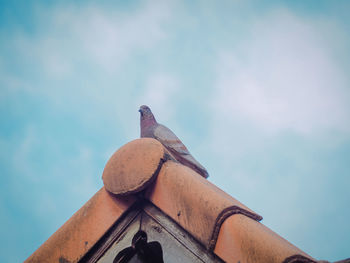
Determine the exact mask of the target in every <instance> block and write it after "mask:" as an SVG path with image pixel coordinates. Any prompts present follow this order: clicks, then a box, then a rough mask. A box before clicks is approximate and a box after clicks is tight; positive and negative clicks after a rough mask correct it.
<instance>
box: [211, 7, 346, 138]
mask: <svg viewBox="0 0 350 263" xmlns="http://www.w3.org/2000/svg"><path fill="white" fill-rule="evenodd" d="M318 26H319V24H317V23H316V22H313V23H312V22H310V21H305V20H303V19H301V18H298V17H296V16H294V15H293V14H291V13H289V12H288V11H286V10H283V11H280V12H278V13H274V14H272V15H270V16H267V17H260V18H259V19H258V22H257V23H256V24H255V25H254V26H253V27H252V28H251V32H250V33H251V37H250V38H249V39H248V40H246V41H243V42H242V43H241V45H240V46H239V47H238V48H237V49H236V50H231V51H224V52H222V53H221V54H220V57H219V62H218V65H217V70H218V77H217V82H216V87H215V88H216V89H215V92H216V93H217V95H216V98H215V100H214V107H215V108H216V109H217V110H218V111H219V112H220V114H224V115H225V118H226V119H227V120H237V119H241V120H247V121H249V122H251V123H253V124H254V125H256V126H258V127H259V128H262V129H264V130H266V131H269V132H278V131H283V130H287V129H290V130H293V131H295V132H298V133H301V134H310V133H312V132H314V131H317V130H327V129H331V130H333V129H335V130H340V131H349V130H350V122H349V120H348V116H349V113H350V109H349V103H348V101H350V96H349V91H348V90H347V86H348V84H349V82H348V79H347V78H346V76H345V73H344V72H342V70H341V68H340V66H339V65H337V62H336V60H335V58H334V56H333V54H332V50H331V48H330V47H329V43H327V42H326V36H329V35H331V37H337V36H336V34H334V33H333V32H321V33H320V30H319V28H318ZM327 30H329V28H328V29H327Z"/></svg>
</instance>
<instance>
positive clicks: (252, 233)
mask: <svg viewBox="0 0 350 263" xmlns="http://www.w3.org/2000/svg"><path fill="white" fill-rule="evenodd" d="M214 253H215V254H216V255H218V256H219V257H221V258H222V259H223V260H224V261H225V262H228V263H229V262H235V263H236V262H262V263H265V262H266V263H275V262H276V263H277V262H278V263H281V262H286V263H287V262H288V263H291V262H315V261H314V259H313V258H311V257H310V256H308V255H307V254H306V253H304V252H303V251H301V250H300V249H298V248H297V247H295V246H294V245H292V244H291V243H289V242H288V241H287V240H285V239H284V238H282V237H280V236H279V235H277V234H276V233H274V232H273V231H271V230H270V229H269V228H267V227H266V226H264V225H263V224H261V223H259V222H257V221H255V220H252V219H250V218H248V217H246V216H242V215H235V216H230V217H229V218H227V219H226V220H225V222H224V223H223V224H222V226H221V229H220V233H219V236H218V239H217V243H216V246H215V250H214Z"/></svg>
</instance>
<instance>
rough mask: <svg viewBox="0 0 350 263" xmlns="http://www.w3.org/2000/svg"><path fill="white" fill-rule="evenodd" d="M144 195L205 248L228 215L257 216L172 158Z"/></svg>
mask: <svg viewBox="0 0 350 263" xmlns="http://www.w3.org/2000/svg"><path fill="white" fill-rule="evenodd" d="M146 196H147V197H148V198H149V200H150V201H151V202H153V203H154V204H155V205H156V206H157V207H159V208H160V209H161V210H162V211H163V212H164V213H166V214H167V215H168V216H170V217H171V218H173V219H174V220H175V221H176V222H178V223H179V224H180V225H181V226H182V227H183V228H184V229H186V230H187V231H188V232H189V233H191V234H192V235H193V236H194V237H195V238H196V239H197V240H199V241H200V242H201V243H202V244H203V245H204V246H206V247H207V248H208V249H213V248H214V246H215V243H216V238H217V235H218V233H219V230H220V226H221V224H222V222H223V221H224V219H225V218H227V217H228V216H230V215H232V214H244V215H245V216H248V217H251V218H253V219H255V220H261V217H260V216H259V215H257V214H255V213H254V212H253V211H252V210H250V209H249V208H247V207H246V206H244V205H243V204H241V203H240V202H238V201H237V200H236V199H234V198H232V197H231V196H229V195H228V194H226V193H225V192H223V191H222V190H220V189H219V188H217V187H216V186H215V185H213V184H212V183H210V182H209V181H208V180H206V179H204V178H203V177H202V176H200V175H199V174H197V173H196V172H194V171H193V170H191V169H190V168H188V167H186V166H183V165H181V164H178V163H175V162H173V161H167V162H165V163H164V164H163V166H162V168H161V170H160V172H159V174H158V177H157V180H156V183H155V184H154V186H153V187H151V188H149V189H148V192H147V194H146Z"/></svg>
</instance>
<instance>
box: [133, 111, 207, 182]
mask: <svg viewBox="0 0 350 263" xmlns="http://www.w3.org/2000/svg"><path fill="white" fill-rule="evenodd" d="M139 112H140V127H141V138H154V139H156V140H158V141H159V142H160V143H161V144H162V145H163V146H164V147H165V148H166V149H167V150H168V151H169V152H170V153H171V155H172V156H173V157H174V158H175V159H176V161H178V162H179V163H181V164H183V165H185V166H187V167H189V168H191V169H192V170H194V171H195V172H197V173H199V174H200V175H201V176H203V177H204V178H208V177H209V174H208V172H207V170H206V169H205V168H204V167H203V166H202V165H201V164H200V163H199V162H198V161H197V160H196V159H195V158H194V157H193V156H192V155H191V154H190V152H189V151H188V149H187V148H186V146H185V145H184V144H183V143H182V142H181V140H180V139H179V138H178V137H177V136H176V135H175V133H173V132H172V131H171V130H170V129H169V128H167V127H166V126H164V125H162V124H159V123H158V122H157V121H156V118H155V117H154V115H153V113H152V111H151V109H150V108H149V107H148V106H146V105H142V106H141V107H140V109H139Z"/></svg>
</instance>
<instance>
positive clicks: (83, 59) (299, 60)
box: [0, 0, 350, 262]
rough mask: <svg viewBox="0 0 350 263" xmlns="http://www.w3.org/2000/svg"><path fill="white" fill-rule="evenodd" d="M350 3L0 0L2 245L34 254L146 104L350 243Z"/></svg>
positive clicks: (318, 247) (291, 208)
mask: <svg viewBox="0 0 350 263" xmlns="http://www.w3.org/2000/svg"><path fill="white" fill-rule="evenodd" d="M15 2H16V3H15ZM349 12H350V3H349V2H348V1H322V0H317V1H316V0H315V1H311V0H310V1H301V0H300V1H299V0H295V1H289V2H281V1H243V0H242V1H239V0H236V1H219V2H218V1H191V2H189V1H180V0H179V1H154V0H153V1H151V0H150V1H98V3H96V2H92V1H91V2H88V1H75V2H74V3H72V2H65V1H58V2H55V1H41V2H40V1H22V2H21V3H18V2H17V1H0V118H1V119H0V120H1V122H0V123H1V124H0V125H1V126H0V127H1V129H0V175H1V176H0V232H1V235H0V244H1V246H0V261H1V262H20V261H23V260H24V259H25V258H27V257H28V256H29V255H30V254H31V253H32V252H33V251H35V250H36V249H37V248H38V247H39V246H40V244H42V243H43V242H44V241H45V240H46V239H47V238H48V237H49V236H50V235H52V233H53V232H54V231H55V230H56V229H57V228H59V227H60V226H61V225H62V224H63V223H64V222H65V221H66V220H67V219H68V218H70V216H71V215H72V214H73V213H74V212H75V211H76V210H78V209H79V208H80V207H81V206H82V205H83V204H84V203H85V202H86V201H87V200H88V199H89V198H90V197H91V196H93V194H94V193H95V192H96V191H97V190H98V189H99V188H100V187H102V185H103V184H102V180H101V174H102V171H103V168H104V165H105V164H106V162H107V160H108V158H109V157H110V156H111V155H112V153H113V152H114V151H115V150H117V149H118V148H119V147H121V146H122V145H124V144H125V143H127V142H129V141H131V140H133V139H136V138H138V137H139V113H138V108H139V106H140V105H141V104H147V105H149V106H150V107H151V108H152V110H153V112H154V114H155V116H156V118H157V120H158V121H159V122H160V123H163V124H165V125H167V126H168V127H170V128H171V129H172V130H173V131H174V132H175V133H176V134H177V135H178V136H179V137H180V138H181V139H182V140H183V142H184V143H185V144H186V145H187V146H188V148H189V149H190V151H191V152H192V154H193V155H194V156H195V157H196V159H198V160H199V161H200V162H201V163H202V164H203V165H204V166H205V167H206V168H207V169H208V171H209V174H210V178H209V180H210V181H211V182H212V183H214V184H216V185H217V186H219V187H220V188H222V189H223V190H225V191H226V192H227V193H229V194H230V195H232V196H234V197H235V198H237V199H238V200H240V201H241V202H243V203H244V204H246V205H247V206H248V207H250V208H251V209H253V210H255V211H256V212H257V213H259V214H261V215H262V216H263V217H264V220H263V223H264V224H265V225H267V226H268V227H270V228H271V229H272V230H274V231H275V232H277V233H278V234H280V235H282V236H283V237H285V238H286V239H288V240H289V241H290V242H292V243H293V244H295V245H296V246H298V247H300V248H301V249H302V250H304V251H306V252H307V253H309V254H310V255H311V256H313V257H315V258H318V259H328V260H338V259H342V258H346V257H350V252H349V251H350V224H349V218H350V209H349V202H350V191H349V186H350V117H349V116H350V74H349V73H350V34H349V32H350V19H349V16H348V14H349Z"/></svg>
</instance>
